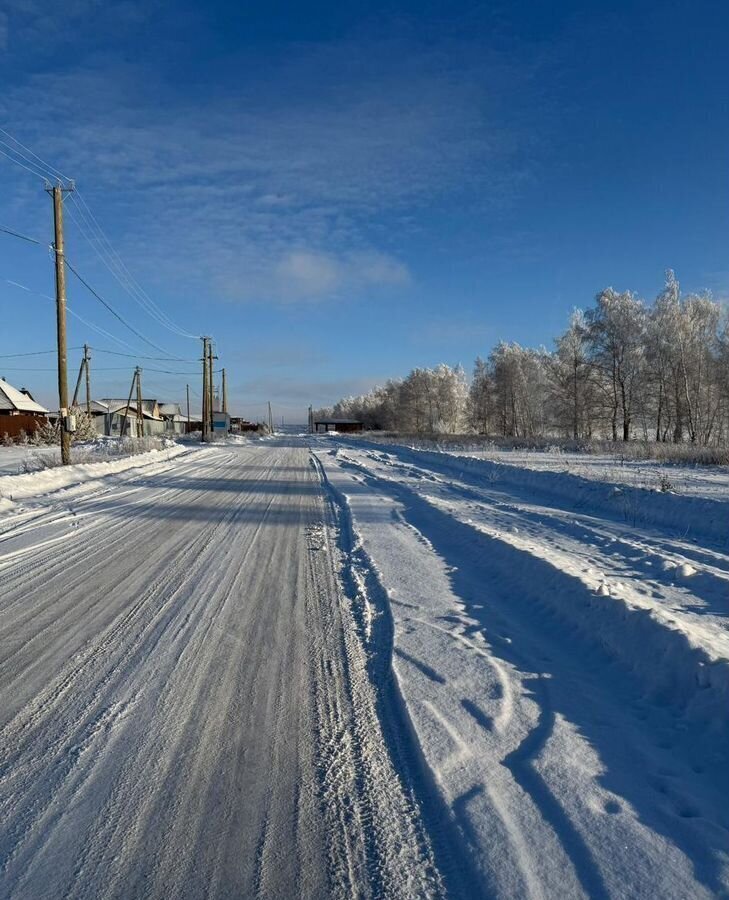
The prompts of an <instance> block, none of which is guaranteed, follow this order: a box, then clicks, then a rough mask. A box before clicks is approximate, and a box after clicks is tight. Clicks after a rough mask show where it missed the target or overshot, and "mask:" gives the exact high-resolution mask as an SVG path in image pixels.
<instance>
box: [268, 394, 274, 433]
mask: <svg viewBox="0 0 729 900" xmlns="http://www.w3.org/2000/svg"><path fill="white" fill-rule="evenodd" d="M268 431H269V433H270V434H273V413H272V412H271V401H270V400H269V401H268Z"/></svg>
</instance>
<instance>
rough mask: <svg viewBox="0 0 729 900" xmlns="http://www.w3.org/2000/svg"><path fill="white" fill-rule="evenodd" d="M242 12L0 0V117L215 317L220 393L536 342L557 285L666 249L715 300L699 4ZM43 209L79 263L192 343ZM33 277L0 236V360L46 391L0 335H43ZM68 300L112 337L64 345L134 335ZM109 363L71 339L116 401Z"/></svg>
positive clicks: (287, 392) (251, 400) (175, 316)
mask: <svg viewBox="0 0 729 900" xmlns="http://www.w3.org/2000/svg"><path fill="white" fill-rule="evenodd" d="M248 6H252V4H240V3H232V2H231V3H222V2H208V3H205V4H202V3H200V2H198V3H188V2H164V3H163V2H155V0H148V2H144V3H142V2H137V0H108V2H104V3H101V2H98V0H69V2H67V3H65V4H63V5H57V6H56V8H55V9H53V8H51V7H50V4H48V3H44V2H43V0H5V2H4V3H3V5H2V7H0V10H1V11H0V73H1V75H2V86H3V89H2V92H1V93H0V125H2V127H3V128H5V129H7V131H9V132H10V133H11V134H13V135H14V136H15V137H17V138H18V139H20V140H21V141H22V142H23V143H24V144H26V145H27V146H28V147H30V148H32V149H33V150H34V151H35V152H36V153H37V154H38V155H39V156H40V157H42V159H43V160H45V161H47V162H48V163H50V164H51V165H53V166H55V167H56V168H58V169H59V170H61V171H62V172H64V173H66V174H68V175H69V176H70V177H73V178H75V179H76V182H77V184H78V187H79V188H80V191H81V195H82V196H83V198H84V199H85V201H86V202H87V203H88V206H89V208H90V209H91V210H92V211H93V213H94V215H95V217H96V218H97V220H98V222H99V223H100V224H101V226H102V228H103V230H104V232H105V233H106V234H107V235H108V237H109V239H110V241H111V243H112V244H113V246H114V248H115V250H116V251H117V252H118V253H119V254H120V256H121V258H123V260H124V262H125V264H126V265H127V267H128V269H129V270H130V271H131V273H132V274H133V275H134V276H135V278H136V279H137V280H138V281H139V283H140V284H141V285H143V287H144V289H145V290H146V292H147V293H148V294H149V295H150V296H151V297H152V298H154V300H155V302H156V303H157V304H158V306H159V307H160V308H161V309H162V310H164V312H165V313H166V314H167V315H168V316H169V317H170V318H171V319H172V320H173V321H174V322H175V323H176V324H178V325H179V326H181V328H182V330H184V331H188V332H190V333H192V334H202V333H210V334H212V335H213V336H214V337H215V338H216V341H217V344H218V348H219V353H220V358H221V361H223V362H225V364H226V367H227V370H228V373H229V384H230V393H231V396H232V400H233V406H234V407H235V408H236V411H240V412H242V413H243V414H247V415H250V416H257V415H261V414H262V409H263V407H262V406H261V405H260V404H263V403H264V402H265V401H266V400H268V399H271V400H272V401H273V404H274V408H275V410H276V411H277V414H278V415H279V416H281V415H284V416H285V417H286V418H287V419H288V420H289V421H291V420H298V421H302V420H303V418H304V415H305V413H304V410H305V408H306V406H307V405H308V403H309V402H312V403H314V404H315V405H319V404H324V403H328V402H331V401H333V400H335V399H337V398H338V397H339V396H341V395H343V394H347V393H353V392H360V391H362V390H365V389H367V388H369V387H370V386H371V385H372V384H374V383H376V382H379V381H382V380H384V379H385V378H386V377H388V376H391V375H399V374H404V373H405V372H407V370H409V369H410V368H411V367H412V366H415V365H433V364H436V363H438V362H441V361H445V362H450V363H458V362H460V363H462V364H463V365H464V366H466V368H470V367H471V365H472V362H473V359H474V357H475V356H476V355H477V354H478V353H480V354H482V355H485V354H486V353H488V351H489V349H490V348H491V346H492V345H493V344H494V343H495V342H496V341H498V340H499V339H506V340H516V341H519V342H521V343H523V344H530V345H539V344H545V345H547V346H551V342H552V339H553V338H554V337H555V336H556V334H557V333H558V332H559V331H560V329H561V328H562V327H563V326H564V324H565V322H566V320H567V317H568V315H569V311H570V310H571V308H572V307H574V306H586V305H589V304H590V302H591V300H592V298H593V297H594V295H595V293H596V292H597V291H598V290H600V289H601V288H603V287H605V286H606V285H609V284H611V285H613V286H615V287H616V288H620V289H626V288H630V289H632V290H635V291H637V292H639V293H640V294H641V295H643V296H645V297H647V298H651V297H653V296H654V295H655V294H656V293H657V292H658V290H659V289H660V287H661V284H662V279H663V271H664V269H666V268H667V267H669V266H670V267H672V268H674V269H675V270H676V272H677V274H678V276H679V278H680V280H681V283H682V285H683V287H684V289H685V290H698V289H703V288H708V289H711V290H712V291H713V292H714V295H715V296H717V297H721V298H725V297H727V296H729V263H728V262H727V246H729V203H728V202H727V201H728V200H729V166H727V161H726V160H727V156H726V147H727V145H728V144H729V141H728V138H729V115H728V113H729V109H728V106H729V62H728V61H727V60H728V57H727V53H726V47H727V39H728V38H729V6H727V4H726V3H721V2H702V0H693V2H684V0H680V2H670V0H668V2H666V0H661V2H658V0H656V2H640V0H638V2H620V0H617V2H615V0H613V2H594V3H589V2H561V3H550V2H535V0H533V2H519V0H516V2H486V3H459V2H448V3H435V2H418V3H394V2H393V3H376V2H369V3H356V2H350V3H347V2H340V3H337V4H333V3H332V4H329V3H307V4H302V3H284V2H278V3H276V2H273V3H267V4H257V6H258V8H257V9H248V8H246V7H248ZM0 137H2V135H0ZM6 140H7V139H6ZM0 172H1V173H2V177H3V187H4V190H3V193H2V198H1V199H0V224H1V225H3V226H7V227H10V228H16V229H18V230H20V231H23V232H24V233H27V234H30V235H33V236H37V237H40V238H42V239H43V240H44V241H47V240H50V235H51V216H50V213H51V210H50V201H49V199H48V197H47V196H46V194H44V193H43V190H42V183H41V181H40V180H39V179H38V178H37V177H35V176H33V175H31V174H30V173H28V172H26V171H24V170H23V169H21V168H19V167H18V166H16V165H13V164H12V163H10V162H8V161H7V160H6V159H5V158H4V157H0ZM67 205H68V204H67ZM70 212H71V213H76V215H77V216H78V215H79V213H78V210H77V207H74V206H73V205H71V209H70ZM67 219H68V221H67V254H68V257H69V259H70V260H71V261H72V262H73V263H74V265H75V266H76V267H77V268H78V270H79V271H80V272H81V273H82V274H83V276H84V277H85V278H86V279H87V280H88V281H89V283H91V284H92V285H93V286H94V287H95V288H96V289H97V291H98V292H99V293H100V294H102V296H104V297H105V298H106V299H108V300H109V302H111V303H112V304H113V305H114V306H115V307H116V308H117V309H118V310H119V311H120V312H121V313H122V314H123V316H124V317H125V318H126V319H127V320H128V321H129V323H130V324H131V325H132V326H133V327H134V328H135V329H136V330H138V331H140V332H142V333H143V334H145V335H146V336H147V337H148V338H149V340H151V341H152V342H153V343H154V344H157V345H158V346H160V347H163V348H165V349H166V350H168V351H169V352H170V353H171V354H172V355H175V356H179V357H182V358H184V359H188V358H189V359H194V358H195V357H196V356H197V354H198V347H199V345H198V343H196V342H195V341H193V340H190V339H188V338H184V337H181V336H180V335H179V334H177V333H173V332H171V331H169V330H168V329H165V328H163V327H162V326H161V325H160V324H159V323H158V322H157V321H155V320H154V319H153V318H151V317H149V316H148V315H147V314H146V313H145V312H144V310H143V309H142V308H141V307H140V306H139V305H137V304H135V302H134V301H133V300H132V299H131V298H130V296H129V295H128V294H127V293H125V292H124V291H123V290H122V288H121V286H120V285H119V284H118V283H117V281H115V280H114V279H113V278H112V277H111V275H110V273H109V272H108V271H107V269H105V268H104V266H103V265H102V264H101V262H100V260H99V259H98V257H97V255H96V254H95V252H94V250H93V248H92V247H90V246H89V244H88V243H87V242H86V241H85V239H84V236H83V234H82V232H81V230H80V229H79V227H78V225H77V223H76V222H75V221H74V220H73V219H72V218H71V216H70V215H69V216H68V217H67ZM87 230H88V228H87ZM8 280H9V281H12V282H16V283H18V284H22V285H24V286H25V287H28V288H30V289H31V291H34V292H35V293H29V292H28V291H23V290H21V289H20V288H18V287H16V286H14V285H11V284H9V283H8ZM52 293H53V270H52V265H51V262H50V259H49V256H48V251H47V249H44V248H42V247H36V246H34V245H30V244H23V243H21V242H19V241H16V240H14V239H12V238H10V237H7V236H5V237H3V236H2V235H0V309H1V311H2V332H1V334H0V355H5V356H6V358H4V359H3V358H0V375H3V374H4V375H6V377H7V378H8V380H10V381H11V382H13V383H15V384H18V385H19V384H23V385H27V386H29V387H30V388H31V389H32V390H34V393H35V394H36V395H38V396H39V397H40V398H41V399H42V400H44V401H45V402H47V403H53V402H54V376H53V373H52V372H51V371H32V370H33V369H36V370H43V369H50V368H52V366H53V357H52V356H45V357H44V356H38V357H24V358H20V359H10V358H7V354H12V353H19V352H27V351H33V350H46V349H50V348H52V347H53V345H54V316H53V306H52V304H51V303H50V302H49V301H48V300H47V299H44V298H43V297H41V296H39V295H40V294H52ZM68 294H69V304H70V306H71V308H72V309H74V311H75V312H77V313H78V314H80V315H81V316H83V317H84V318H85V319H86V320H87V321H89V322H92V323H93V324H95V325H97V326H99V327H101V328H102V329H104V330H105V331H108V332H109V333H110V334H113V335H114V336H115V337H117V338H120V339H121V340H123V341H125V342H126V344H128V345H129V346H128V347H125V346H124V345H121V344H119V343H116V342H114V341H112V340H111V339H107V338H105V337H102V336H100V335H99V334H98V333H97V332H94V331H91V330H89V328H88V327H87V326H85V325H82V324H81V323H80V322H79V321H78V320H77V319H71V320H70V322H69V329H70V337H69V343H70V345H71V346H78V345H80V344H82V343H83V342H84V341H85V340H86V341H88V342H89V343H90V344H91V345H92V346H94V347H97V348H99V349H102V348H107V349H114V350H117V351H120V352H128V351H129V347H131V348H132V349H133V352H139V353H140V354H142V355H155V353H156V351H155V350H153V349H151V348H150V347H149V346H148V345H145V344H144V343H142V342H141V341H140V340H139V339H138V338H137V337H136V336H135V335H134V334H132V333H131V332H130V331H128V330H125V329H124V328H123V326H122V325H121V324H120V323H119V322H118V321H117V320H115V319H114V318H113V317H112V316H111V315H110V314H109V313H108V312H107V311H106V310H105V309H103V308H102V307H101V305H100V304H99V303H98V302H97V301H96V300H95V299H94V298H93V297H92V296H91V295H90V294H88V293H87V292H86V291H85V290H84V289H83V288H82V287H81V286H80V285H79V284H78V283H76V282H75V281H74V280H73V279H70V280H69V291H68ZM70 356H71V359H70V367H71V369H72V370H73V369H74V368H75V367H76V366H77V358H78V352H77V351H73V352H72V353H71V355H70ZM133 364H134V360H133V359H131V358H126V357H114V356H112V355H105V354H103V353H95V354H94V360H93V371H94V384H95V388H96V390H95V393H96V394H97V395H98V396H102V395H104V396H106V395H109V394H114V395H118V394H119V393H122V394H123V393H124V392H125V390H126V386H127V384H128V381H129V377H130V374H131V368H130V367H131V366H132V365H133ZM143 364H144V366H145V374H144V385H145V394H146V395H151V394H156V395H159V396H164V397H165V398H169V399H178V400H179V399H182V397H183V396H184V384H185V382H186V381H187V380H190V382H191V385H192V387H193V389H194V390H195V391H197V392H199V385H198V383H197V381H199V379H198V378H197V376H196V375H194V374H192V375H191V376H190V378H189V379H188V378H187V377H186V376H185V375H184V374H183V375H168V374H166V373H164V372H154V371H153V369H155V368H157V369H162V368H166V369H168V370H170V371H185V372H186V371H188V368H189V371H190V372H191V373H194V372H196V368H197V367H196V364H194V363H191V364H190V365H189V367H188V365H187V364H175V365H174V366H173V365H171V364H169V363H161V362H158V361H154V360H151V361H150V360H148V361H143ZM116 366H121V368H119V369H117V368H116ZM71 381H72V382H73V377H72V378H71ZM194 401H195V395H193V405H195V402H194Z"/></svg>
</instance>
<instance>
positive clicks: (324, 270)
mask: <svg viewBox="0 0 729 900" xmlns="http://www.w3.org/2000/svg"><path fill="white" fill-rule="evenodd" d="M410 281H411V277H410V273H409V271H408V269H407V267H406V266H405V265H404V264H403V263H402V262H400V261H399V260H397V259H395V258H393V257H391V256H388V255H386V254H384V253H376V252H356V253H349V254H343V255H341V256H335V255H333V254H327V253H322V252H316V251H310V250H298V249H297V250H292V251H291V252H290V253H287V254H286V255H285V256H283V257H282V258H281V259H280V260H279V262H278V263H277V265H276V267H275V280H274V285H273V293H274V294H275V296H276V297H277V298H278V299H281V300H283V301H289V302H290V301H299V300H318V301H321V300H328V299H332V298H334V297H341V296H342V295H343V294H346V293H350V292H353V291H360V290H362V289H363V288H367V287H372V288H380V287H405V286H407V285H409V284H410Z"/></svg>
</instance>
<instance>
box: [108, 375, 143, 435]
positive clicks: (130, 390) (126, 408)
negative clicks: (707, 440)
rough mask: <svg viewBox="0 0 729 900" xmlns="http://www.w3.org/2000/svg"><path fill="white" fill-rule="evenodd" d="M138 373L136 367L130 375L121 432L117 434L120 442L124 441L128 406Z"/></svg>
mask: <svg viewBox="0 0 729 900" xmlns="http://www.w3.org/2000/svg"><path fill="white" fill-rule="evenodd" d="M138 372H139V368H138V367H137V368H136V369H135V370H134V375H132V383H131V385H130V386H129V398H128V399H127V405H126V406H125V407H124V415H123V416H122V422H121V432H120V434H119V438H120V439H121V440H123V439H124V432H125V431H126V427H127V418H128V415H129V404H130V403H131V402H132V394H133V393H134V384H135V382H136V380H137V374H138ZM112 415H113V413H112Z"/></svg>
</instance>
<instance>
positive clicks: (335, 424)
mask: <svg viewBox="0 0 729 900" xmlns="http://www.w3.org/2000/svg"><path fill="white" fill-rule="evenodd" d="M312 425H313V431H314V434H326V433H327V432H329V431H337V432H339V433H340V434H354V433H356V432H359V431H364V422H360V421H359V419H318V418H314V419H313V422H312Z"/></svg>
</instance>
